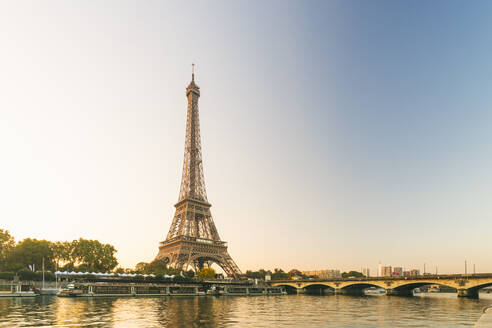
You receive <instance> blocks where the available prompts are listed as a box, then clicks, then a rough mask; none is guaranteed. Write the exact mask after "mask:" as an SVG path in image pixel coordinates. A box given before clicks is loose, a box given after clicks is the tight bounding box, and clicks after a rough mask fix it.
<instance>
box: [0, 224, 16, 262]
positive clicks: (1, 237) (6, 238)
mask: <svg viewBox="0 0 492 328" xmlns="http://www.w3.org/2000/svg"><path fill="white" fill-rule="evenodd" d="M14 247H15V240H14V237H12V236H11V235H10V233H9V231H8V230H3V229H0V270H5V269H7V266H8V259H9V256H10V254H11V252H12V249H13V248H14Z"/></svg>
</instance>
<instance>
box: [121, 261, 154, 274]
mask: <svg viewBox="0 0 492 328" xmlns="http://www.w3.org/2000/svg"><path fill="white" fill-rule="evenodd" d="M148 267H149V263H146V262H139V263H137V265H135V272H136V273H147V272H148ZM118 269H120V268H118ZM121 273H122V272H121Z"/></svg>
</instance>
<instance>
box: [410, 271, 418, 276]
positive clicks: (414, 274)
mask: <svg viewBox="0 0 492 328" xmlns="http://www.w3.org/2000/svg"><path fill="white" fill-rule="evenodd" d="M415 276H420V270H419V269H412V270H410V277H415Z"/></svg>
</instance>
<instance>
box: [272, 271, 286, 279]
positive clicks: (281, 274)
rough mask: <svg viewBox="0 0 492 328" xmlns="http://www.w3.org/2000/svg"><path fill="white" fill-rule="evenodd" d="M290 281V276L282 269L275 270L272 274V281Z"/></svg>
mask: <svg viewBox="0 0 492 328" xmlns="http://www.w3.org/2000/svg"><path fill="white" fill-rule="evenodd" d="M286 279H289V275H288V274H287V273H285V272H284V270H282V269H278V268H275V269H274V270H273V273H272V280H286Z"/></svg>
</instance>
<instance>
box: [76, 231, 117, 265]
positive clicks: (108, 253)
mask: <svg viewBox="0 0 492 328" xmlns="http://www.w3.org/2000/svg"><path fill="white" fill-rule="evenodd" d="M71 247H72V251H71V260H72V261H73V262H75V263H76V264H78V266H77V268H78V269H79V270H82V271H88V272H105V271H111V270H113V269H114V268H115V267H116V266H117V265H118V260H117V259H116V257H115V256H114V253H116V249H115V248H114V246H113V245H110V244H101V243H100V242H99V241H97V240H87V239H83V238H80V239H79V240H74V241H73V242H72V243H71Z"/></svg>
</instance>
